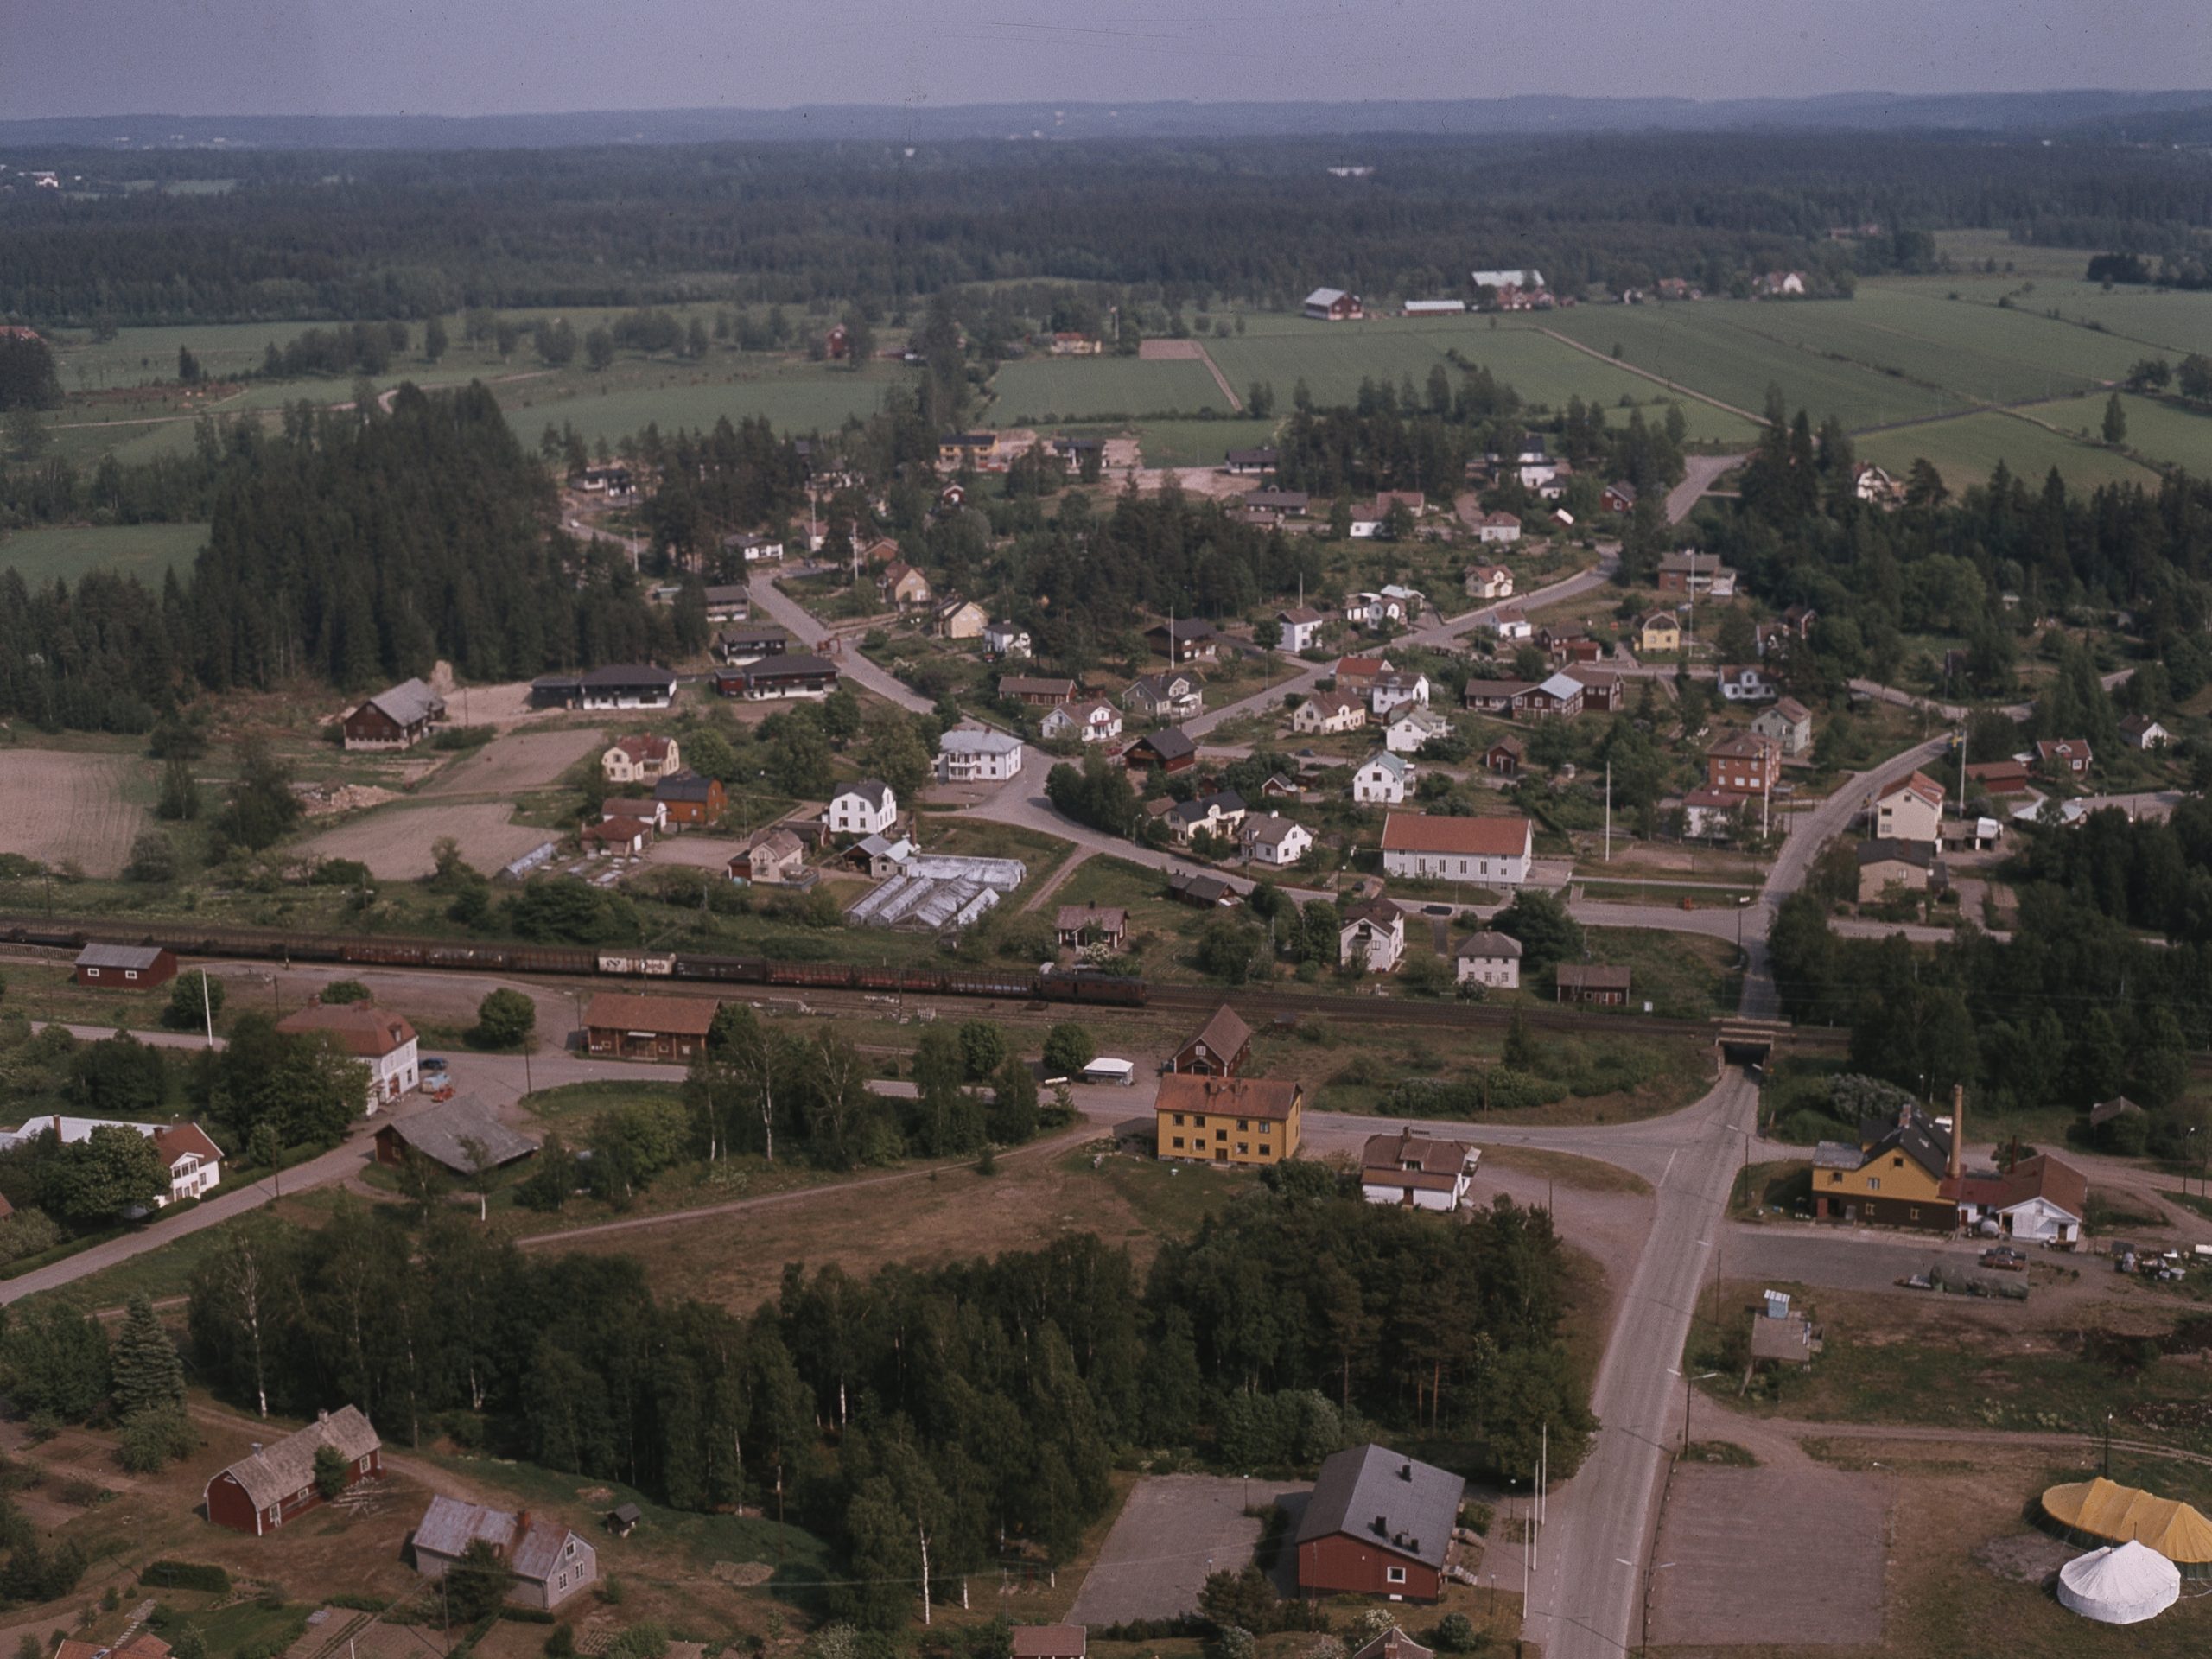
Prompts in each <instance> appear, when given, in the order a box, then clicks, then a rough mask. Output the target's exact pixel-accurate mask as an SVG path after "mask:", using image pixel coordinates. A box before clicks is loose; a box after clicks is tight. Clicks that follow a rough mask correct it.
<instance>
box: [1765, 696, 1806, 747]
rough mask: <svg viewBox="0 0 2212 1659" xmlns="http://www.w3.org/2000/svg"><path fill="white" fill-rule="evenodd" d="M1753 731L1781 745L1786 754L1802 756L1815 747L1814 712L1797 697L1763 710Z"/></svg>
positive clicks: (1784, 699) (1783, 700)
mask: <svg viewBox="0 0 2212 1659" xmlns="http://www.w3.org/2000/svg"><path fill="white" fill-rule="evenodd" d="M1751 729H1752V730H1753V731H1755V732H1757V733H1758V734H1759V735H1760V736H1761V737H1770V738H1772V739H1773V740H1774V741H1776V742H1777V743H1779V744H1781V745H1782V752H1783V753H1784V754H1802V753H1805V752H1806V751H1807V750H1808V749H1809V748H1811V747H1813V711H1812V710H1811V709H1808V708H1807V707H1806V706H1805V705H1804V704H1803V703H1802V702H1798V701H1797V699H1796V698H1795V697H1784V698H1783V699H1782V700H1781V701H1780V702H1777V703H1776V704H1775V705H1774V706H1773V707H1772V708H1770V709H1761V710H1760V711H1759V713H1758V717H1757V718H1756V719H1754V720H1753V721H1751Z"/></svg>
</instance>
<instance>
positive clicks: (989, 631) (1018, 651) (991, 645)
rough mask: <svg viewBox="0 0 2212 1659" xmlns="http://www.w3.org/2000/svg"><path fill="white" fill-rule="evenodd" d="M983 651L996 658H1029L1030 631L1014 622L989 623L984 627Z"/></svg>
mask: <svg viewBox="0 0 2212 1659" xmlns="http://www.w3.org/2000/svg"><path fill="white" fill-rule="evenodd" d="M983 649H984V650H985V651H987V652H989V653H990V654H991V655H992V656H994V657H1027V656H1028V655H1029V652H1030V641H1029V630H1028V629H1027V628H1025V627H1022V626H1020V625H1019V624H1018V623H1014V622H988V623H986V624H984V626H983Z"/></svg>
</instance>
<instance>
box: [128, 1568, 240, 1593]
mask: <svg viewBox="0 0 2212 1659" xmlns="http://www.w3.org/2000/svg"><path fill="white" fill-rule="evenodd" d="M138 1582H139V1583H140V1584H141V1585H143V1586H147V1587H148V1588H150V1589H155V1590H204V1591H206V1592H207V1593H208V1594H209V1595H211V1596H227V1595H228V1594H230V1593H231V1575H230V1574H229V1573H226V1572H225V1571H224V1570H223V1569H222V1568H221V1567H210V1566H207V1565H205V1564H204V1563H201V1562H199V1561H166V1560H164V1561H149V1562H148V1563H147V1564H146V1570H145V1571H144V1572H143V1573H140V1574H139V1575H138Z"/></svg>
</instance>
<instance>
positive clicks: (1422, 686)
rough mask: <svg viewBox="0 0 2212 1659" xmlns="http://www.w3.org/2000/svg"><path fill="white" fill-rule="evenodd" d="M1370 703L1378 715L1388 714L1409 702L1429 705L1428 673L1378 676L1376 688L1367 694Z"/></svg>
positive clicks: (1423, 705)
mask: <svg viewBox="0 0 2212 1659" xmlns="http://www.w3.org/2000/svg"><path fill="white" fill-rule="evenodd" d="M1367 697H1368V703H1369V706H1370V708H1372V709H1374V710H1375V712H1376V714H1377V715H1387V714H1389V712H1390V711H1391V710H1392V709H1396V708H1399V707H1400V706H1402V705H1403V704H1405V703H1409V702H1416V703H1419V704H1420V705H1421V707H1422V708H1424V709H1426V708H1427V707H1428V676H1427V675H1426V674H1384V675H1381V676H1378V677H1376V682H1375V689H1374V690H1372V691H1370V692H1369V693H1368V694H1367Z"/></svg>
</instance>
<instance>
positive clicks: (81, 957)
mask: <svg viewBox="0 0 2212 1659" xmlns="http://www.w3.org/2000/svg"><path fill="white" fill-rule="evenodd" d="M73 977H74V978H75V979H76V982H78V983H79V985H98V986H99V987H100V988H103V989H105V990H129V991H149V990H151V989H153V988H154V987H155V986H156V985H166V984H167V983H168V982H169V981H171V980H173V979H175V977H176V957H175V956H173V955H172V954H170V952H169V951H168V950H166V949H164V948H163V947H162V946H160V945H157V944H88V945H86V947H85V948H84V949H83V950H79V952H78V953H77V967H76V972H75V974H74V976H73Z"/></svg>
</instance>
